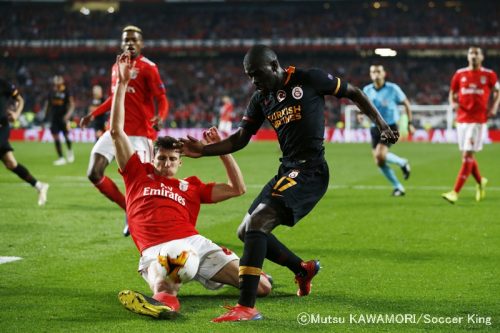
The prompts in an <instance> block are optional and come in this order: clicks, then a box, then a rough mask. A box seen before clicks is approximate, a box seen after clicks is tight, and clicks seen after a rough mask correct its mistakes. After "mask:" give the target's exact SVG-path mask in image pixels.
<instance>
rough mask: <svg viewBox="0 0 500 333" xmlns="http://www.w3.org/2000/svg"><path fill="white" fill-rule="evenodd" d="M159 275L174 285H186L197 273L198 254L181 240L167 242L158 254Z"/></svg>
mask: <svg viewBox="0 0 500 333" xmlns="http://www.w3.org/2000/svg"><path fill="white" fill-rule="evenodd" d="M158 263H159V264H160V265H159V273H160V275H161V276H162V277H163V278H164V279H168V280H170V281H173V282H175V283H186V282H188V281H190V280H192V279H193V278H194V277H195V275H196V273H197V272H198V266H199V265H200V258H199V257H198V253H196V250H195V249H193V247H192V246H191V245H189V244H188V243H187V242H186V241H184V240H182V239H177V240H173V241H170V242H168V243H167V244H166V245H165V246H163V247H162V248H161V249H160V253H159V254H158Z"/></svg>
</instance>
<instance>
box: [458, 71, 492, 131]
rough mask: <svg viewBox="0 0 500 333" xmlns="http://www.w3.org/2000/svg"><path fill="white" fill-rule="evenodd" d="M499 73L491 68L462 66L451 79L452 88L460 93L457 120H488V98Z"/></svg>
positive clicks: (480, 121) (467, 121)
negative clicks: (475, 68)
mask: <svg viewBox="0 0 500 333" xmlns="http://www.w3.org/2000/svg"><path fill="white" fill-rule="evenodd" d="M496 84H497V75H496V74H495V72H493V71H492V70H491V69H487V68H484V67H481V68H480V69H477V70H472V69H469V68H467V67H466V68H461V69H459V70H457V71H456V73H455V75H453V78H452V79H451V86H450V89H451V91H452V92H454V93H457V94H458V105H459V107H458V112H457V122H459V123H480V124H484V123H486V122H487V121H488V100H489V98H490V93H491V90H492V89H493V87H494V86H495V85H496Z"/></svg>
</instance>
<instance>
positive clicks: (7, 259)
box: [0, 257, 23, 265]
mask: <svg viewBox="0 0 500 333" xmlns="http://www.w3.org/2000/svg"><path fill="white" fill-rule="evenodd" d="M21 259H23V258H21V257H0V265H1V264H6V263H8V262H13V261H17V260H21Z"/></svg>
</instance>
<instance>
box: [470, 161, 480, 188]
mask: <svg viewBox="0 0 500 333" xmlns="http://www.w3.org/2000/svg"><path fill="white" fill-rule="evenodd" d="M472 175H473V176H474V179H475V180H476V182H477V183H478V184H481V174H480V173H479V166H478V165H477V161H476V160H472Z"/></svg>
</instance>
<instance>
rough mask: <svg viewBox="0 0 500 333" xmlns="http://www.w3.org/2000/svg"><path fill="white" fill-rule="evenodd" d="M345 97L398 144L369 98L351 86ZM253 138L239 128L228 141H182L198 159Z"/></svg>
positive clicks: (383, 137)
mask: <svg viewBox="0 0 500 333" xmlns="http://www.w3.org/2000/svg"><path fill="white" fill-rule="evenodd" d="M345 97H347V98H349V99H350V100H351V101H353V102H354V103H355V104H356V105H357V106H358V108H359V109H360V110H361V112H363V113H364V114H366V115H367V116H368V117H369V118H370V119H371V120H372V121H373V122H374V123H375V124H376V125H377V127H378V129H379V130H380V133H381V140H382V141H386V142H390V143H396V142H397V141H398V138H399V133H398V132H397V131H396V132H393V131H392V130H391V128H390V127H389V125H387V123H386V122H385V121H384V119H382V117H381V116H380V113H379V112H378V111H377V109H376V108H375V106H373V104H372V103H371V102H370V100H369V99H368V97H367V96H366V95H365V94H364V93H363V92H362V91H361V90H360V89H359V88H357V87H354V86H352V85H350V84H349V85H348V86H347V91H346V95H345ZM251 137H252V133H250V132H248V131H247V130H245V129H244V128H239V129H238V131H236V132H235V133H234V134H232V135H231V136H229V137H227V138H226V139H224V140H222V141H220V142H218V143H214V144H210V145H205V144H203V143H202V142H200V141H198V140H196V139H195V138H193V137H190V136H188V138H187V139H180V141H181V142H182V150H183V153H184V155H186V156H188V157H194V158H198V157H202V156H217V155H225V154H230V153H234V152H235V151H238V150H240V149H242V148H244V147H245V146H246V145H247V144H248V142H249V141H250V138H251Z"/></svg>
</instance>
